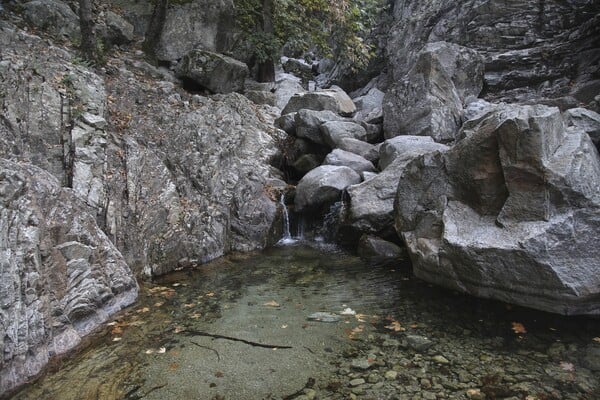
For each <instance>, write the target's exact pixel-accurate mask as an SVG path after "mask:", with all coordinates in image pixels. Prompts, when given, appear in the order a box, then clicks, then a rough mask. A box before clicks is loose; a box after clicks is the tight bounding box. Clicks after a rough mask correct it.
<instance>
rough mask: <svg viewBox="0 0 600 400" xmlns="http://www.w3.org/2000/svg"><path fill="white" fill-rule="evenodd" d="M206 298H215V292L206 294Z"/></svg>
mask: <svg viewBox="0 0 600 400" xmlns="http://www.w3.org/2000/svg"><path fill="white" fill-rule="evenodd" d="M205 296H206V297H215V293H214V292H210V293H206V294H205Z"/></svg>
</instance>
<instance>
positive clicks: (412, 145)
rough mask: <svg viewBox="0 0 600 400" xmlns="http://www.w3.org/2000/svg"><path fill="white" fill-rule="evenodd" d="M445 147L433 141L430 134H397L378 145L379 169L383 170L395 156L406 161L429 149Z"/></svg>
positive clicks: (444, 148) (443, 148)
mask: <svg viewBox="0 0 600 400" xmlns="http://www.w3.org/2000/svg"><path fill="white" fill-rule="evenodd" d="M447 149H448V147H447V146H445V145H443V144H440V143H436V142H434V141H433V138H431V137H430V136H398V137H395V138H392V139H388V140H386V141H385V142H383V143H382V144H381V146H380V147H379V169H381V170H385V169H386V168H387V167H388V166H390V165H391V164H392V163H393V162H394V160H396V158H401V159H402V160H404V161H407V160H412V159H413V158H414V157H416V156H419V155H421V154H424V153H427V152H430V151H436V150H439V151H445V150H447Z"/></svg>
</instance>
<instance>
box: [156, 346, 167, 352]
mask: <svg viewBox="0 0 600 400" xmlns="http://www.w3.org/2000/svg"><path fill="white" fill-rule="evenodd" d="M156 352H157V353H158V354H164V353H166V352H167V349H166V348H164V347H161V348H160V349H158V350H157V351H156Z"/></svg>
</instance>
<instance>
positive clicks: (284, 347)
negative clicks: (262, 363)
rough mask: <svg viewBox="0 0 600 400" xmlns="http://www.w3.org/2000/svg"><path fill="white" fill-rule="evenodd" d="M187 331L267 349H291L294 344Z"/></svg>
mask: <svg viewBox="0 0 600 400" xmlns="http://www.w3.org/2000/svg"><path fill="white" fill-rule="evenodd" d="M185 333H186V334H187V335H191V336H206V337H211V338H213V339H224V340H231V341H234V342H242V343H246V344H249V345H250V346H254V347H263V348H266V349H291V348H292V346H279V345H276V344H263V343H257V342H253V341H251V340H246V339H240V338H235V337H231V336H225V335H218V334H216V333H208V332H202V331H195V330H189V329H188V330H186V331H185Z"/></svg>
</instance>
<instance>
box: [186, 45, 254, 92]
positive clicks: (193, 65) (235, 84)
mask: <svg viewBox="0 0 600 400" xmlns="http://www.w3.org/2000/svg"><path fill="white" fill-rule="evenodd" d="M248 74H249V70H248V66H247V65H246V64H244V63H243V62H241V61H238V60H236V59H234V58H231V57H227V56H225V55H223V54H217V53H213V52H210V51H206V50H200V49H196V50H192V51H190V52H189V53H187V54H186V55H185V56H184V57H183V59H182V60H181V62H180V63H179V64H178V66H177V71H176V75H177V77H178V78H180V79H184V80H190V81H193V82H194V83H196V84H197V85H200V86H201V87H203V88H206V89H208V90H210V91H211V92H213V93H231V92H242V91H243V90H244V83H245V81H246V78H247V77H248Z"/></svg>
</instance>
